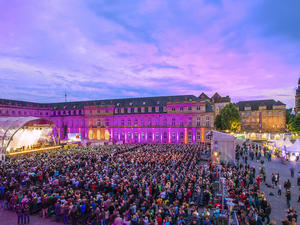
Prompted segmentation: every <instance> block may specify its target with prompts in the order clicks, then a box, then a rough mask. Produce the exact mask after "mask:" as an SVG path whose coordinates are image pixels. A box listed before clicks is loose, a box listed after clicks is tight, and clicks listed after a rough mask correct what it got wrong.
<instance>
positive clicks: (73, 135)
mask: <svg viewBox="0 0 300 225" xmlns="http://www.w3.org/2000/svg"><path fill="white" fill-rule="evenodd" d="M68 139H69V140H70V141H81V134H80V133H68Z"/></svg>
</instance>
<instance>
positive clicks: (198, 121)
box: [197, 117, 201, 127]
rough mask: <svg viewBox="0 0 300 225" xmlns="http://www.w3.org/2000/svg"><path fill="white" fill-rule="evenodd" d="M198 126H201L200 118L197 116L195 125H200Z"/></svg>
mask: <svg viewBox="0 0 300 225" xmlns="http://www.w3.org/2000/svg"><path fill="white" fill-rule="evenodd" d="M200 126H201V118H200V117H197V127H200Z"/></svg>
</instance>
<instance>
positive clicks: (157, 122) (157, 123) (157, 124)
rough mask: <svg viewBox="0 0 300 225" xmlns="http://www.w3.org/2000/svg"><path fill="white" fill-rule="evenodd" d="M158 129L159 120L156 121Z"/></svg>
mask: <svg viewBox="0 0 300 225" xmlns="http://www.w3.org/2000/svg"><path fill="white" fill-rule="evenodd" d="M155 125H156V126H157V127H158V126H159V119H157V120H156V124H155Z"/></svg>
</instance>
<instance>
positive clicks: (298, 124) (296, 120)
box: [288, 114, 300, 133]
mask: <svg viewBox="0 0 300 225" xmlns="http://www.w3.org/2000/svg"><path fill="white" fill-rule="evenodd" d="M288 128H289V130H290V131H292V132H295V133H300V114H298V115H297V116H292V117H291V118H290V119H289V123H288Z"/></svg>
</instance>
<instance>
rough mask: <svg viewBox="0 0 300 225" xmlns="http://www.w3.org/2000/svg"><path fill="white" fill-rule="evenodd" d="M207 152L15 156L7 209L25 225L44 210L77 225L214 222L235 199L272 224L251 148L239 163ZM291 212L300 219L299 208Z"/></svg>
mask: <svg viewBox="0 0 300 225" xmlns="http://www.w3.org/2000/svg"><path fill="white" fill-rule="evenodd" d="M207 154H209V148H208V147H207V145H205V144H198V145H190V144H180V145H172V144H162V145H155V144H152V145H122V146H101V147H80V148H76V149H72V150H57V151H52V152H46V153H37V154H30V155H24V156H14V157H10V158H9V159H8V160H7V161H6V162H3V163H2V164H1V166H0V193H1V198H0V207H4V208H6V209H8V210H14V211H15V212H16V214H17V220H18V224H29V223H30V215H31V214H35V213H40V214H41V216H42V218H47V217H54V218H55V219H56V220H57V221H61V222H63V223H64V224H68V223H71V224H74V225H76V224H82V225H87V224H91V225H97V224H101V225H108V224H114V225H121V224H125V225H129V224H132V225H140V224H141V225H150V224H158V225H169V224H206V225H207V224H218V223H219V222H221V221H224V220H226V219H228V217H227V215H226V214H225V215H224V212H225V213H226V212H227V213H229V212H228V211H229V210H228V209H227V204H226V202H230V201H232V202H233V203H234V204H235V207H234V211H235V212H236V213H235V214H233V215H232V218H235V219H236V220H237V221H238V222H239V224H241V225H243V224H250V225H251V224H253V225H254V224H265V223H267V224H269V223H270V214H271V210H272V209H271V206H270V203H269V202H268V201H267V200H266V196H265V194H264V193H263V192H261V191H260V185H261V183H262V182H263V176H262V174H261V173H259V172H258V171H255V168H252V167H250V166H249V164H248V163H247V159H246V157H247V155H249V150H248V149H247V148H246V147H245V146H242V147H238V148H237V155H238V156H239V158H242V159H243V162H242V163H240V162H239V161H238V162H237V163H232V164H229V163H227V164H224V163H223V164H221V165H214V164H213V163H212V162H205V161H203V160H202V159H203V158H205V156H206V155H207ZM257 157H261V156H257ZM220 177H225V178H226V179H225V183H224V184H223V185H221V183H220ZM221 187H222V188H223V191H224V189H225V191H224V194H225V197H227V198H226V199H227V200H226V201H225V202H222V200H221V199H222V197H221V198H220V195H219V193H220V190H221V189H220V188H221ZM230 199H231V200H230ZM222 204H223V205H222ZM222 209H225V210H224V211H223V210H222ZM289 215H294V216H290V218H289V220H288V221H291V222H292V221H293V219H296V220H297V217H295V215H296V213H295V212H294V211H293V209H292V208H291V209H290V212H289ZM233 221H234V220H233Z"/></svg>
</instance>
